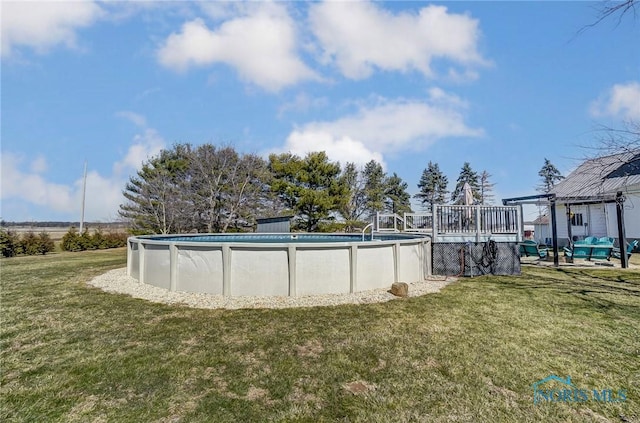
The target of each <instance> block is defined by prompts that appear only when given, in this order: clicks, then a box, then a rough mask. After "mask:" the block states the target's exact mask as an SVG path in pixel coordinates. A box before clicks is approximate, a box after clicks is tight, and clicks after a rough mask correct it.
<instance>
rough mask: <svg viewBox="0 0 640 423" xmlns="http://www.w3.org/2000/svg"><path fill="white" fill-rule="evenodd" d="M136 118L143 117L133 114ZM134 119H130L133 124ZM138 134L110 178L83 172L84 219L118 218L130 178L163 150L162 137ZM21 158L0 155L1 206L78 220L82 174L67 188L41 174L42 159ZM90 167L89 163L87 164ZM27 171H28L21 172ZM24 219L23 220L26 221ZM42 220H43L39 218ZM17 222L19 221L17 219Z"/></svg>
mask: <svg viewBox="0 0 640 423" xmlns="http://www.w3.org/2000/svg"><path fill="white" fill-rule="evenodd" d="M131 116H136V117H138V118H142V119H144V117H142V116H140V115H136V114H132V115H131ZM135 120H136V119H134V121H135ZM143 129H144V131H143V132H142V133H141V134H138V135H136V136H135V137H134V138H133V142H132V144H131V145H130V146H129V148H128V150H127V152H126V153H125V154H124V156H123V157H122V159H121V160H119V161H118V162H116V163H114V165H113V172H112V174H111V175H101V174H100V173H98V172H96V171H91V170H89V171H88V172H87V190H86V201H85V205H86V206H85V219H86V220H89V221H91V220H102V221H111V220H114V219H116V218H117V217H118V209H119V206H120V204H121V203H123V202H124V197H123V196H122V190H123V189H124V186H125V184H126V181H127V179H128V177H129V176H130V175H132V174H133V173H134V172H135V171H137V170H138V169H140V168H141V165H142V163H143V162H144V161H146V160H147V159H149V158H150V157H151V156H153V155H156V154H157V153H159V152H160V150H161V149H162V148H163V147H164V146H165V142H164V140H163V139H162V137H161V136H160V135H159V134H158V133H157V131H156V130H154V129H153V128H143ZM25 162H26V160H25V158H24V156H23V155H20V154H15V153H12V152H7V151H3V152H2V169H1V170H2V178H1V179H2V182H1V183H2V185H1V191H0V197H1V198H2V202H3V203H4V202H6V201H19V202H23V203H27V204H30V205H32V206H38V207H39V208H41V209H42V210H44V212H42V215H43V216H48V215H50V214H51V213H52V212H55V213H62V214H65V215H66V216H68V217H67V219H69V220H76V219H79V218H80V206H81V202H82V185H83V180H82V179H83V178H82V174H81V172H82V170H81V169H80V167H79V173H78V178H77V179H76V180H75V181H73V183H71V184H60V183H55V182H51V181H48V180H47V178H46V175H44V174H43V173H44V172H45V171H46V170H47V168H48V164H47V162H46V159H45V158H44V157H42V156H38V157H37V158H35V159H34V160H33V161H32V162H31V163H25ZM89 167H91V163H89ZM23 169H28V170H26V171H25V170H23ZM27 218H28V216H25V219H27ZM43 218H44V219H46V217H43ZM17 220H20V219H17Z"/></svg>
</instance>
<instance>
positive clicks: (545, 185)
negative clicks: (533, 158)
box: [537, 158, 564, 194]
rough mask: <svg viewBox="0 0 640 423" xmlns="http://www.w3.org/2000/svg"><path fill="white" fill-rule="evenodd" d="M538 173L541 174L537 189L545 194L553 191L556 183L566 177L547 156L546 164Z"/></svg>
mask: <svg viewBox="0 0 640 423" xmlns="http://www.w3.org/2000/svg"><path fill="white" fill-rule="evenodd" d="M538 175H539V176H540V185H538V187H537V190H538V191H539V192H542V193H543V194H548V193H549V192H551V190H552V189H553V187H554V186H555V185H556V183H557V182H559V181H561V180H563V179H564V176H562V174H561V173H560V171H559V170H558V169H557V168H556V167H555V166H554V165H553V164H552V163H551V161H550V160H549V159H547V158H545V159H544V165H543V166H542V168H541V169H540V171H539V172H538Z"/></svg>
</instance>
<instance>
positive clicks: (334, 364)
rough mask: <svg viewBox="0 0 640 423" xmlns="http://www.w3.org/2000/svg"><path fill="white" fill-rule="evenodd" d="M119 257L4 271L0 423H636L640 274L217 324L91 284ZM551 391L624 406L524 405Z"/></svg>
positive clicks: (68, 259)
mask: <svg viewBox="0 0 640 423" xmlns="http://www.w3.org/2000/svg"><path fill="white" fill-rule="evenodd" d="M125 256H126V252H125V251H124V250H123V249H119V250H107V251H96V252H83V253H61V254H54V255H50V256H49V255H48V256H43V257H18V258H13V259H8V260H2V261H1V262H0V263H1V264H0V265H1V272H2V273H1V278H2V291H1V294H2V296H1V301H2V302H1V308H2V313H1V316H2V317H1V319H2V322H1V329H0V342H1V379H0V381H1V388H0V420H1V421H3V422H10V421H34V422H50V421H59V422H76V421H77V422H136V423H137V422H179V421H185V422H186V421H188V422H224V421H229V422H250V421H308V422H320V421H348V422H403V421H407V422H408V421H428V422H431V421H434V422H449V421H456V422H497V421H505V422H512V421H523V422H540V421H563V422H565V421H576V422H578V421H579V422H582V421H594V422H603V421H613V422H638V421H640V335H639V332H640V272H639V271H637V270H636V271H630V270H625V271H623V270H620V269H617V270H616V269H610V268H606V269H588V270H585V269H578V268H571V269H569V268H567V269H561V270H556V269H553V268H543V267H540V266H532V267H525V268H523V274H522V276H512V277H493V276H485V277H478V278H473V279H471V278H466V279H461V280H460V281H458V282H456V283H454V284H451V285H449V286H448V287H446V288H445V289H444V290H443V291H442V292H440V293H438V294H431V295H427V296H424V297H419V298H410V299H404V300H396V301H392V302H389V303H383V304H371V305H347V306H336V307H317V308H301V309H280V310H264V309H256V310H235V311H227V310H198V309H190V308H186V307H182V306H178V305H172V306H169V305H162V304H154V303H149V302H146V301H143V300H139V299H133V298H131V297H128V296H125V295H118V294H108V293H104V292H102V291H100V290H98V289H96V288H92V287H88V286H87V285H86V284H85V282H86V281H87V280H88V279H90V278H91V277H92V276H94V275H97V274H100V273H103V272H105V271H107V270H109V269H113V268H118V267H123V266H124V264H125V260H126V258H125ZM634 259H635V257H634ZM551 374H555V375H557V376H560V377H562V378H565V377H567V376H571V382H572V383H573V385H574V387H575V388H580V389H585V390H588V391H589V392H590V391H592V390H593V389H598V390H600V391H601V390H603V389H612V390H613V391H614V392H617V391H618V390H619V389H624V390H625V391H626V401H624V402H598V401H595V400H589V401H584V402H542V403H539V404H534V402H533V388H532V384H533V383H534V382H536V381H538V380H541V379H543V378H545V377H547V376H549V375H551ZM556 383H557V382H552V383H551V384H550V386H548V387H547V388H548V389H551V388H562V386H559V385H557V384H556Z"/></svg>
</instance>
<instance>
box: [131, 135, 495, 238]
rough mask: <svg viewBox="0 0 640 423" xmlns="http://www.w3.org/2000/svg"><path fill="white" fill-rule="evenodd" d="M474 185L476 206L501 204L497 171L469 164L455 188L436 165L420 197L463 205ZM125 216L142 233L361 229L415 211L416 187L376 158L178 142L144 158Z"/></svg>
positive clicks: (424, 203) (425, 175)
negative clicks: (266, 152)
mask: <svg viewBox="0 0 640 423" xmlns="http://www.w3.org/2000/svg"><path fill="white" fill-rule="evenodd" d="M465 183H468V184H469V186H470V187H471V191H472V193H473V199H474V203H475V204H492V203H493V201H494V196H493V186H494V184H493V183H492V182H491V175H490V174H489V173H488V172H487V171H482V172H480V173H478V172H476V171H474V170H473V169H472V167H471V165H470V164H469V163H468V162H465V163H464V165H463V166H462V168H461V170H460V174H459V176H458V178H457V180H456V183H455V186H454V189H453V190H452V191H451V192H449V191H448V179H447V177H446V176H445V175H444V174H443V172H442V171H441V170H440V168H439V166H438V164H437V163H433V162H429V163H428V165H427V167H426V168H425V169H424V171H423V172H422V177H421V178H420V181H419V183H418V189H419V191H418V193H417V194H415V195H414V198H415V199H416V200H417V201H418V203H419V204H420V206H421V207H422V208H423V209H424V210H430V209H431V207H432V206H433V205H434V204H446V203H448V202H451V203H453V204H462V203H463V201H464V196H463V187H464V184H465ZM123 194H124V197H125V199H126V202H125V203H124V204H122V205H121V206H120V210H119V214H120V216H121V217H122V218H123V219H124V220H125V221H126V223H128V225H129V227H130V229H131V231H132V232H133V233H135V234H149V233H161V234H168V233H186V232H213V233H215V232H239V231H246V230H250V229H251V228H253V227H254V225H255V222H256V218H259V217H276V216H293V217H294V218H293V227H294V229H298V230H304V231H308V232H313V231H337V230H344V231H348V232H349V231H354V230H356V229H357V228H362V227H363V226H364V225H366V223H367V222H369V221H370V220H371V218H372V217H373V216H374V215H375V214H376V213H378V212H382V213H397V214H402V213H404V212H411V211H412V208H411V195H410V194H409V193H408V185H407V183H406V182H405V181H403V180H402V178H401V177H400V176H398V174H397V173H395V172H394V173H391V174H388V173H387V172H385V171H384V169H383V167H382V165H381V164H380V163H378V162H376V161H374V160H371V161H370V162H368V163H366V164H365V165H364V166H361V167H359V166H357V165H356V164H354V163H350V162H348V163H346V164H345V165H344V166H341V165H340V163H339V162H333V161H331V160H329V158H328V156H327V155H326V153H324V152H311V153H308V154H307V155H305V156H304V157H300V156H298V155H295V154H291V153H282V154H271V155H270V156H269V157H268V159H264V158H262V157H260V156H258V155H255V154H241V153H238V152H237V151H236V150H235V149H234V148H233V147H230V146H215V145H212V144H203V145H200V146H192V145H191V144H175V145H174V146H173V147H172V148H170V149H165V150H162V151H161V152H160V153H159V154H158V155H156V156H154V157H152V158H150V159H148V160H147V161H146V162H145V163H143V166H142V168H141V169H140V170H139V171H138V172H137V173H136V174H135V175H134V176H132V177H130V178H129V181H128V182H127V184H126V186H125V189H124V192H123Z"/></svg>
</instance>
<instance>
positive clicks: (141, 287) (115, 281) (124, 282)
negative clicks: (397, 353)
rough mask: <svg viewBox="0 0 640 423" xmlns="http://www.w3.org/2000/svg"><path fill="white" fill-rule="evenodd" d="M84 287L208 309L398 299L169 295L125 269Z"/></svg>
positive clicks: (437, 283) (425, 288) (427, 287)
mask: <svg viewBox="0 0 640 423" xmlns="http://www.w3.org/2000/svg"><path fill="white" fill-rule="evenodd" d="M456 280H457V278H454V277H450V276H449V277H445V276H433V277H431V278H430V279H428V280H425V281H424V282H417V283H410V284H409V296H410V297H419V296H422V295H425V294H430V293H434V292H438V291H440V290H441V289H442V288H444V287H445V286H447V285H448V284H450V283H452V282H455V281H456ZM87 284H89V285H91V286H94V287H96V288H100V289H102V290H103V291H106V292H116V293H119V294H127V295H130V296H132V297H134V298H141V299H143V300H147V301H151V302H155V303H164V304H179V305H185V306H187V307H193V308H209V309H216V308H222V309H240V308H292V307H317V306H333V305H341V304H370V303H382V302H386V301H391V300H395V299H398V297H396V296H394V295H393V294H391V293H389V292H388V291H387V290H386V289H374V290H371V291H363V292H357V293H353V294H330V295H308V296H302V297H276V296H269V297H223V296H222V295H211V294H198V293H189V292H171V291H167V290H166V289H163V288H158V287H155V286H152V285H148V284H143V283H140V282H138V281H137V280H136V279H134V278H132V277H130V276H127V269H126V268H122V269H115V270H111V271H109V272H107V273H104V274H102V275H100V276H97V277H95V278H93V279H92V280H90V281H88V282H87ZM389 288H391V287H389Z"/></svg>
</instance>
